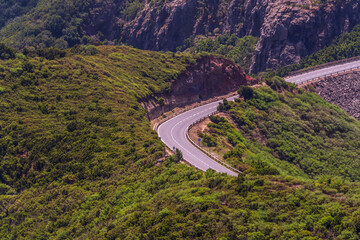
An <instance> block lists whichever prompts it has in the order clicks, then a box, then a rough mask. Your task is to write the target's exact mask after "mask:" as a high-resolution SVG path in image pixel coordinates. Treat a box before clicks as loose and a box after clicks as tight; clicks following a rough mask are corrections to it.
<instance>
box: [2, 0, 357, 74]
mask: <svg viewBox="0 0 360 240" xmlns="http://www.w3.org/2000/svg"><path fill="white" fill-rule="evenodd" d="M29 2H34V4H35V3H37V0H31V1H29ZM60 3H61V4H60ZM34 4H28V5H29V8H27V7H26V6H25V8H24V9H28V10H29V9H32V10H31V11H30V10H29V12H28V14H25V15H24V16H22V15H21V13H19V14H20V16H22V17H18V18H15V19H13V20H12V21H9V26H5V27H4V28H3V29H1V26H2V25H1V24H4V23H5V22H6V21H5V20H9V19H10V18H11V16H17V15H11V14H10V15H9V16H8V17H7V19H5V20H4V19H2V20H1V16H0V29H1V31H0V39H1V40H2V41H5V42H6V43H7V44H9V45H14V46H15V47H18V48H22V47H24V46H27V45H28V44H30V45H29V46H34V47H44V46H53V45H55V46H60V47H66V46H67V45H68V46H72V45H74V44H78V43H87V42H88V38H87V37H84V35H87V36H90V37H91V38H93V39H94V40H100V41H104V40H108V41H109V43H110V44H111V43H112V42H117V43H127V44H129V45H132V46H134V47H137V48H141V49H151V50H164V51H166V50H171V51H175V50H176V48H177V47H178V46H181V45H183V44H184V41H185V39H187V38H189V37H191V36H197V35H205V36H217V35H218V34H224V33H234V34H236V35H237V36H239V37H242V36H244V35H253V36H256V37H259V39H260V40H259V42H258V45H257V48H256V54H255V56H254V59H253V63H252V67H251V71H252V72H254V73H256V72H259V71H262V70H265V69H266V68H277V67H280V66H284V65H288V64H293V63H296V62H298V61H299V59H300V58H301V57H303V56H305V55H308V54H310V53H313V52H314V51H317V50H319V49H321V48H322V47H324V46H325V45H327V44H329V43H330V42H331V41H333V39H334V38H335V37H336V36H338V35H339V34H341V33H343V32H346V31H349V30H351V29H352V28H353V27H354V26H355V25H357V24H359V23H360V4H359V0H206V1H205V0H166V1H165V0H156V1H153V0H151V1H150V0H107V1H102V0H87V1H83V2H82V1H78V0H68V1H56V0H48V1H39V3H38V4H35V5H36V7H35V5H34ZM0 5H1V4H0ZM0 8H1V7H0ZM60 8H61V9H63V10H61V11H60V10H59V9H60ZM6 9H7V8H6ZM9 9H10V8H9ZM11 9H12V8H11ZM64 9H65V10H64ZM28 10H26V11H25V10H24V11H25V12H27V11H28ZM58 10H59V11H58ZM71 10H73V11H74V12H71ZM3 11H4V10H3ZM69 11H70V12H71V14H69V15H68V16H67V15H66V14H65V13H66V12H69ZM1 12H2V10H0V13H1ZM45 12H46V13H47V12H51V13H53V12H56V13H57V14H58V15H59V18H64V19H63V20H64V22H61V21H60V23H57V22H56V21H55V22H54V21H50V20H51V19H50V17H53V16H52V15H51V14H50V15H51V16H50V15H46V14H45ZM5 16H7V15H6V14H5ZM64 16H65V17H64ZM8 18H9V19H8ZM55 20H56V19H55ZM1 21H2V22H3V23H1ZM4 21H5V22H4ZM23 26H27V27H23ZM54 29H55V30H54ZM53 34H54V35H53Z"/></svg>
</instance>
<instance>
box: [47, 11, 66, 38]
mask: <svg viewBox="0 0 360 240" xmlns="http://www.w3.org/2000/svg"><path fill="white" fill-rule="evenodd" d="M64 27H65V22H64V20H63V19H62V17H60V16H59V15H53V16H51V17H50V18H49V19H48V20H47V21H46V29H47V30H49V31H50V32H51V33H52V35H53V36H54V37H60V36H61V35H62V30H63V29H64Z"/></svg>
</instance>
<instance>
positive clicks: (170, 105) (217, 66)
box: [141, 56, 249, 119]
mask: <svg viewBox="0 0 360 240" xmlns="http://www.w3.org/2000/svg"><path fill="white" fill-rule="evenodd" d="M248 83H249V81H248V80H247V76H246V74H245V73H244V72H243V71H242V69H241V68H240V67H239V66H238V65H236V64H234V63H233V62H232V61H230V60H228V59H225V58H222V57H214V56H205V57H201V58H199V59H198V60H197V62H196V63H194V64H191V65H189V66H188V67H187V69H186V71H184V72H183V73H182V74H181V75H180V76H179V77H178V78H177V79H176V80H175V81H173V82H172V83H171V84H170V90H169V91H168V92H164V93H162V94H158V95H157V96H155V97H153V98H149V99H142V100H141V103H142V105H143V107H144V108H145V109H146V110H147V111H148V118H149V119H154V118H157V117H159V116H161V114H163V113H164V112H168V111H171V110H172V109H174V108H176V107H184V106H187V105H190V104H192V103H195V102H200V101H202V100H206V99H209V98H212V97H216V96H221V95H225V94H228V93H229V92H232V91H236V90H237V89H238V88H239V86H241V85H246V84H248ZM161 98H163V99H164V103H163V104H160V103H159V101H158V100H159V99H161Z"/></svg>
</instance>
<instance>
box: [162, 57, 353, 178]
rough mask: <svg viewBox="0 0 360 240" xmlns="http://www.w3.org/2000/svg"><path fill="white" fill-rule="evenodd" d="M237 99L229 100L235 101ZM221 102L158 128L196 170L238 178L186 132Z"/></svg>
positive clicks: (300, 79)
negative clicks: (190, 138) (206, 152)
mask: <svg viewBox="0 0 360 240" xmlns="http://www.w3.org/2000/svg"><path fill="white" fill-rule="evenodd" d="M354 68H360V60H359V61H354V62H350V63H345V64H341V65H336V66H332V67H327V68H323V69H318V70H314V71H311V72H308V73H304V74H301V75H297V76H293V77H289V78H286V79H285V80H286V81H287V82H291V83H295V84H301V83H304V82H307V81H310V80H312V79H315V78H319V77H324V76H326V75H331V74H336V73H338V72H341V71H347V70H351V69H354ZM234 98H236V97H231V98H228V100H234ZM220 102H221V101H216V102H213V103H209V104H206V105H203V106H200V107H197V108H194V109H192V110H189V111H187V112H184V113H182V114H180V115H178V116H176V117H174V118H171V119H170V120H168V121H166V122H164V123H163V124H161V125H160V126H159V128H158V134H159V136H160V137H161V140H162V141H163V142H164V143H165V144H166V145H167V146H168V147H169V148H170V149H173V148H174V147H175V148H178V149H180V150H181V152H182V153H183V157H184V159H185V160H186V161H187V162H189V163H190V164H191V165H193V166H195V167H196V168H198V169H200V170H203V171H206V170H207V169H209V168H211V169H214V170H215V171H217V172H222V173H227V174H229V175H231V176H237V173H235V172H234V171H232V170H230V169H228V168H226V167H224V166H223V165H221V164H220V163H218V162H216V161H215V160H213V159H212V158H210V157H209V156H207V155H206V154H204V153H203V152H202V151H200V150H199V149H197V148H196V147H195V146H193V145H192V144H191V143H190V142H189V141H188V140H187V138H186V132H187V130H188V128H189V126H190V125H191V124H192V123H194V122H196V121H197V120H199V119H201V118H203V117H206V116H208V115H210V114H211V113H213V112H215V111H216V108H217V106H218V105H219V103H220Z"/></svg>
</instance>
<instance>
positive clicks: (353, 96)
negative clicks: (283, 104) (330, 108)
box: [313, 71, 360, 120]
mask: <svg viewBox="0 0 360 240" xmlns="http://www.w3.org/2000/svg"><path fill="white" fill-rule="evenodd" d="M313 86H314V87H315V90H316V93H317V94H319V95H320V96H321V97H323V98H324V99H325V100H327V101H329V102H330V103H333V104H336V105H338V106H339V107H341V108H342V109H344V110H345V111H346V112H347V113H348V114H349V115H351V116H353V117H355V118H357V119H359V120H360V72H359V71H353V72H350V73H346V74H342V75H339V76H332V77H326V78H325V79H323V80H321V81H319V82H316V83H314V84H313Z"/></svg>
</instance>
